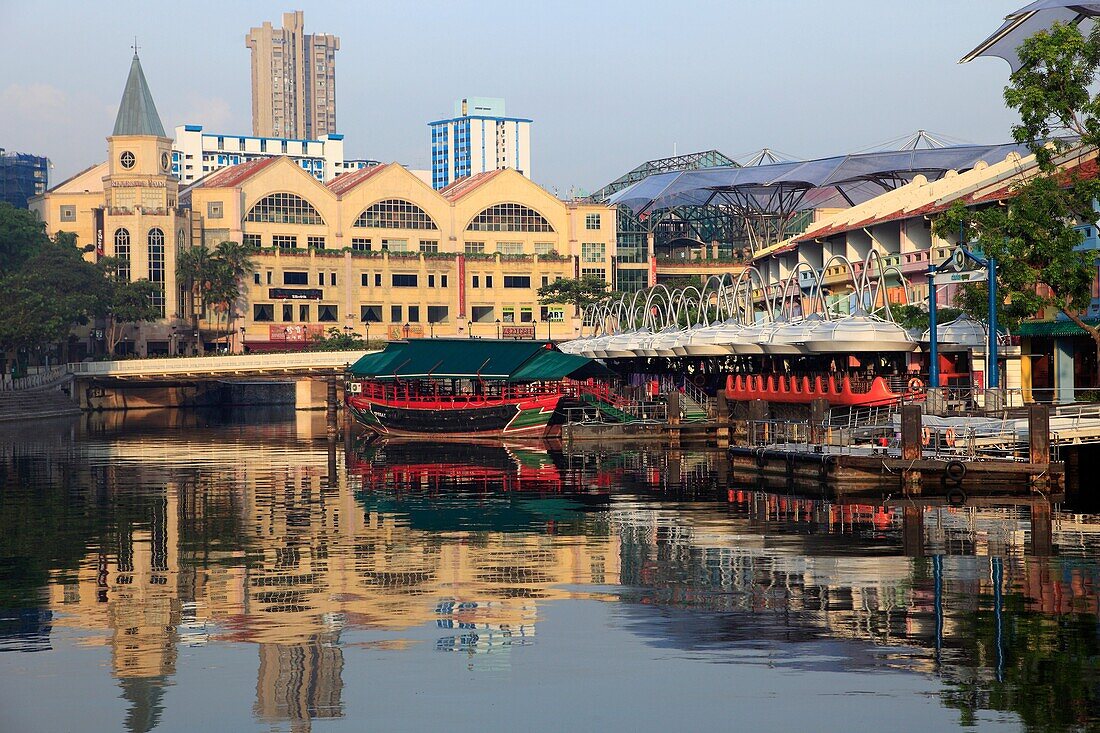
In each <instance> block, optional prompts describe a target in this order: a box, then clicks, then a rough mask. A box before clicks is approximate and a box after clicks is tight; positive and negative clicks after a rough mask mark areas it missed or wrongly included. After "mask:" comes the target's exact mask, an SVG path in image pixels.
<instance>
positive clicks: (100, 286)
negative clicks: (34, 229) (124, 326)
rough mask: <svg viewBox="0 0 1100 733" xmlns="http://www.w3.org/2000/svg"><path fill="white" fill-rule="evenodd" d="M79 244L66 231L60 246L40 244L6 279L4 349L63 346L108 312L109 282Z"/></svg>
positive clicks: (1, 321) (1, 281)
mask: <svg viewBox="0 0 1100 733" xmlns="http://www.w3.org/2000/svg"><path fill="white" fill-rule="evenodd" d="M43 236H45V235H44V234H43ZM74 242H75V237H73V235H71V234H67V233H64V232H62V233H60V234H58V236H57V240H56V241H51V240H49V239H48V238H47V239H45V241H44V242H38V243H36V244H35V247H36V249H35V251H34V252H33V253H32V254H31V255H30V256H29V257H28V258H26V259H24V260H23V261H22V262H20V263H18V265H17V266H16V268H15V269H14V270H13V271H11V272H10V273H8V274H7V275H5V276H3V277H0V292H3V293H4V307H3V308H0V348H3V349H4V350H14V351H17V352H20V351H21V352H27V351H31V350H33V349H35V348H38V347H42V346H46V345H50V344H55V343H59V342H63V341H65V340H66V337H67V336H68V334H69V331H70V330H71V329H72V327H73V326H74V325H77V324H86V323H88V322H89V320H90V319H92V318H94V317H96V316H99V315H102V314H103V313H104V311H105V309H106V307H107V303H108V302H109V298H110V288H109V286H108V283H107V282H106V281H105V280H104V278H103V274H102V272H101V270H100V269H99V268H97V267H96V266H95V265H93V264H92V263H90V262H88V261H86V260H85V259H84V255H83V252H82V251H81V250H79V249H77V248H76V246H75V244H74Z"/></svg>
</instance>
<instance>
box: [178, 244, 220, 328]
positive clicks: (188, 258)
mask: <svg viewBox="0 0 1100 733" xmlns="http://www.w3.org/2000/svg"><path fill="white" fill-rule="evenodd" d="M211 265H212V258H211V256H210V252H209V251H208V250H207V249H206V247H205V246H198V247H190V248H187V249H184V250H183V251H182V252H180V253H179V255H178V256H177V258H176V279H177V280H178V281H179V282H181V283H184V284H185V285H186V287H187V289H188V290H189V291H190V292H191V330H192V332H193V333H198V331H199V317H200V315H203V314H205V312H206V305H207V304H206V302H205V299H204V298H203V295H204V293H205V292H206V291H207V290H208V289H209V286H210V275H211Z"/></svg>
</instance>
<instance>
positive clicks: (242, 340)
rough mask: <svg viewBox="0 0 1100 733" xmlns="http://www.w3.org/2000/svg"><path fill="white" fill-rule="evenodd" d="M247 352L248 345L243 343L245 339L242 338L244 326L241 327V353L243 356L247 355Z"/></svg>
mask: <svg viewBox="0 0 1100 733" xmlns="http://www.w3.org/2000/svg"><path fill="white" fill-rule="evenodd" d="M247 352H248V344H247V343H246V342H245V338H244V326H241V353H242V354H244V353H247Z"/></svg>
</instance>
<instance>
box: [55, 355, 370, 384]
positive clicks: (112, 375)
mask: <svg viewBox="0 0 1100 733" xmlns="http://www.w3.org/2000/svg"><path fill="white" fill-rule="evenodd" d="M366 353H367V352H366V351H300V352H295V353H289V354H245V355H240V356H236V355H234V356H229V355H226V356H194V357H179V358H169V359H125V360H120V361H90V362H82V363H80V364H69V365H68V369H69V372H70V373H72V374H73V375H75V376H76V377H77V379H96V380H108V379H110V380H119V381H135V380H136V381H164V380H172V381H178V380H185V379H197V380H206V379H231V378H234V377H236V378H248V379H255V378H258V377H260V378H262V377H271V376H280V377H286V376H330V375H340V374H343V373H344V367H345V366H347V365H348V364H354V363H355V362H356V361H358V360H359V358H360V357H362V356H363V355H364V354H366Z"/></svg>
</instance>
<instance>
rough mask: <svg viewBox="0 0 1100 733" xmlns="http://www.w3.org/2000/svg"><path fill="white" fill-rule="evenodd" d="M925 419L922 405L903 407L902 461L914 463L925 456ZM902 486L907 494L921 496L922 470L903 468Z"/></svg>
mask: <svg viewBox="0 0 1100 733" xmlns="http://www.w3.org/2000/svg"><path fill="white" fill-rule="evenodd" d="M922 427H923V417H922V414H921V406H920V405H902V406H901V460H903V461H909V462H910V463H913V462H915V461H919V460H920V459H921V457H922V456H923V453H922V452H921V428H922ZM901 481H902V486H903V488H904V489H905V492H906V493H910V494H919V493H920V489H921V473H920V469H912V468H903V469H902V474H901Z"/></svg>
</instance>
